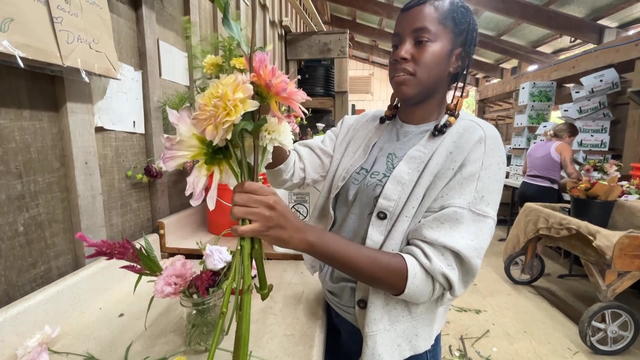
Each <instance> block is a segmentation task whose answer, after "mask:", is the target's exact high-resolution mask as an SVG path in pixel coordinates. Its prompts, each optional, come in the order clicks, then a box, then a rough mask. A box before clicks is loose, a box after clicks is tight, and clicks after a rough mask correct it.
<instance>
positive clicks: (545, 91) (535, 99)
mask: <svg viewBox="0 0 640 360" xmlns="http://www.w3.org/2000/svg"><path fill="white" fill-rule="evenodd" d="M555 99H556V82H555V81H530V82H526V83H524V84H522V85H520V92H519V94H518V105H533V104H537V105H548V104H550V105H553V104H554V103H555Z"/></svg>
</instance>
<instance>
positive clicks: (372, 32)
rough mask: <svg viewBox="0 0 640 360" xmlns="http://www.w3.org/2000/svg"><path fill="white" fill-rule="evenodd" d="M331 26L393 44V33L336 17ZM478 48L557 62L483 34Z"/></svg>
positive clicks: (532, 50) (539, 61)
mask: <svg viewBox="0 0 640 360" xmlns="http://www.w3.org/2000/svg"><path fill="white" fill-rule="evenodd" d="M331 25H333V26H334V27H337V28H340V29H349V31H351V32H352V33H354V34H359V35H362V36H365V37H367V38H369V39H372V40H375V41H377V42H379V43H386V44H389V43H391V33H390V32H388V31H386V30H383V29H378V28H376V27H373V26H368V25H364V24H360V23H358V22H355V21H352V20H348V19H345V18H341V17H339V16H335V15H332V16H331ZM478 46H479V47H481V48H483V49H485V50H489V51H492V52H495V53H498V54H503V55H506V56H510V57H513V58H516V59H519V60H524V61H526V62H529V63H540V64H546V63H551V62H553V61H554V60H555V57H554V56H553V55H550V54H547V53H544V52H542V51H538V50H535V49H530V48H528V47H526V46H523V45H520V44H516V43H514V42H511V41H507V40H503V39H498V38H495V37H492V36H490V35H486V34H482V33H480V34H478Z"/></svg>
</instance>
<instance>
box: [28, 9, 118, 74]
mask: <svg viewBox="0 0 640 360" xmlns="http://www.w3.org/2000/svg"><path fill="white" fill-rule="evenodd" d="M34 1H37V0H34ZM49 8H50V9H51V18H52V20H53V25H54V28H55V31H56V32H55V35H56V37H57V40H58V46H59V48H60V54H61V55H62V61H63V62H64V64H65V65H67V66H73V67H77V68H81V69H84V70H86V71H90V72H92V73H95V74H100V75H104V76H108V77H112V78H115V77H117V76H118V67H119V65H118V55H117V53H116V49H115V45H114V42H113V31H112V28H111V13H110V12H109V6H108V4H107V0H49Z"/></svg>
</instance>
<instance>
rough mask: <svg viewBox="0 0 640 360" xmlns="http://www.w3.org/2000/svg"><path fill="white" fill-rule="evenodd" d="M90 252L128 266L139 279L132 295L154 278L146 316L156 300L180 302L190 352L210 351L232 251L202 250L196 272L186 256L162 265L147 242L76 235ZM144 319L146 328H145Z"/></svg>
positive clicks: (209, 248) (208, 246)
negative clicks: (144, 278) (92, 250)
mask: <svg viewBox="0 0 640 360" xmlns="http://www.w3.org/2000/svg"><path fill="white" fill-rule="evenodd" d="M76 238H77V239H78V240H80V241H82V242H83V243H84V244H85V245H86V246H87V247H88V248H92V249H94V252H93V253H92V254H89V255H87V258H88V259H90V258H98V257H102V258H106V259H107V260H122V261H125V262H128V263H129V264H128V265H124V266H121V268H122V269H125V270H128V271H131V272H132V273H134V274H137V275H138V280H137V281H136V283H135V285H134V288H133V291H134V293H135V291H136V289H137V288H138V285H139V284H140V281H141V280H142V278H143V277H153V278H155V279H154V280H151V281H152V282H154V289H153V296H152V297H151V298H150V299H149V305H148V306H147V315H148V313H149V309H150V308H151V305H152V304H153V300H154V299H155V298H156V297H157V298H180V304H181V305H182V306H183V307H184V308H185V309H186V346H187V348H188V349H207V348H209V345H210V341H211V334H213V331H214V324H215V321H216V317H217V316H218V313H219V311H220V305H221V299H222V291H221V285H222V283H223V282H224V280H225V279H227V278H228V277H229V272H228V265H229V263H230V262H231V254H230V253H229V249H227V248H226V247H223V246H216V245H206V246H204V247H203V248H202V250H203V260H202V261H201V262H200V264H201V268H200V269H196V268H194V263H193V261H189V260H187V259H185V257H184V256H182V255H178V256H174V257H172V258H170V259H168V260H165V261H163V263H161V262H160V260H159V259H158V257H157V255H156V254H155V251H154V250H153V247H152V246H151V244H150V243H149V241H148V240H147V239H146V238H145V243H144V244H143V245H136V244H134V243H133V242H131V241H129V240H126V239H125V240H121V241H109V240H99V241H97V240H92V239H90V238H89V237H88V236H86V235H85V234H83V233H78V234H76ZM146 322H147V319H146V316H145V327H146Z"/></svg>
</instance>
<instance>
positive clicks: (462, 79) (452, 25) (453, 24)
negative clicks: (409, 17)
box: [380, 0, 478, 136]
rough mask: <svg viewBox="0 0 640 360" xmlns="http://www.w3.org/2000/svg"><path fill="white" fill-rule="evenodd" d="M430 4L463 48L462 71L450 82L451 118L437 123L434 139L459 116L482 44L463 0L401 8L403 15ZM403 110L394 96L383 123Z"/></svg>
mask: <svg viewBox="0 0 640 360" xmlns="http://www.w3.org/2000/svg"><path fill="white" fill-rule="evenodd" d="M427 4H428V5H431V6H433V7H434V8H435V9H436V10H438V12H439V13H440V22H441V23H442V24H443V25H444V26H446V27H447V28H448V29H449V30H451V32H452V33H453V39H454V42H455V43H454V46H453V49H458V48H461V49H462V54H461V61H460V63H461V66H460V70H459V71H458V72H456V73H455V74H452V75H451V78H450V80H449V85H451V86H453V89H454V90H453V97H452V99H451V102H450V103H449V105H447V115H449V117H448V119H447V120H446V121H444V122H442V123H439V124H437V125H436V126H435V127H434V129H433V132H432V134H433V135H434V136H439V135H442V134H444V133H445V132H446V131H447V129H448V128H449V127H450V126H451V125H453V122H455V119H456V118H457V117H458V116H459V111H460V110H459V109H460V106H461V105H462V103H461V100H460V99H461V98H462V97H463V96H464V91H465V88H466V86H467V78H468V76H469V69H470V68H471V62H472V60H473V54H474V52H475V49H476V43H477V41H478V23H477V22H476V19H475V17H474V16H473V12H472V11H471V8H470V7H469V5H467V4H466V3H465V2H464V1H463V0H410V1H409V2H407V3H406V4H405V5H404V6H403V7H402V9H400V13H405V12H408V11H409V10H412V9H413V8H416V7H418V6H422V5H427ZM459 89H461V92H460V96H459V97H458V96H456V94H457V93H458V90H459ZM456 102H457V103H456ZM399 108H400V104H399V103H398V101H397V99H396V98H395V97H394V96H392V101H391V104H390V105H389V107H388V108H387V111H386V112H385V114H384V116H383V117H382V118H380V122H381V123H384V122H385V121H390V120H392V119H393V118H395V116H396V115H397V112H398V109H399Z"/></svg>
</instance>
